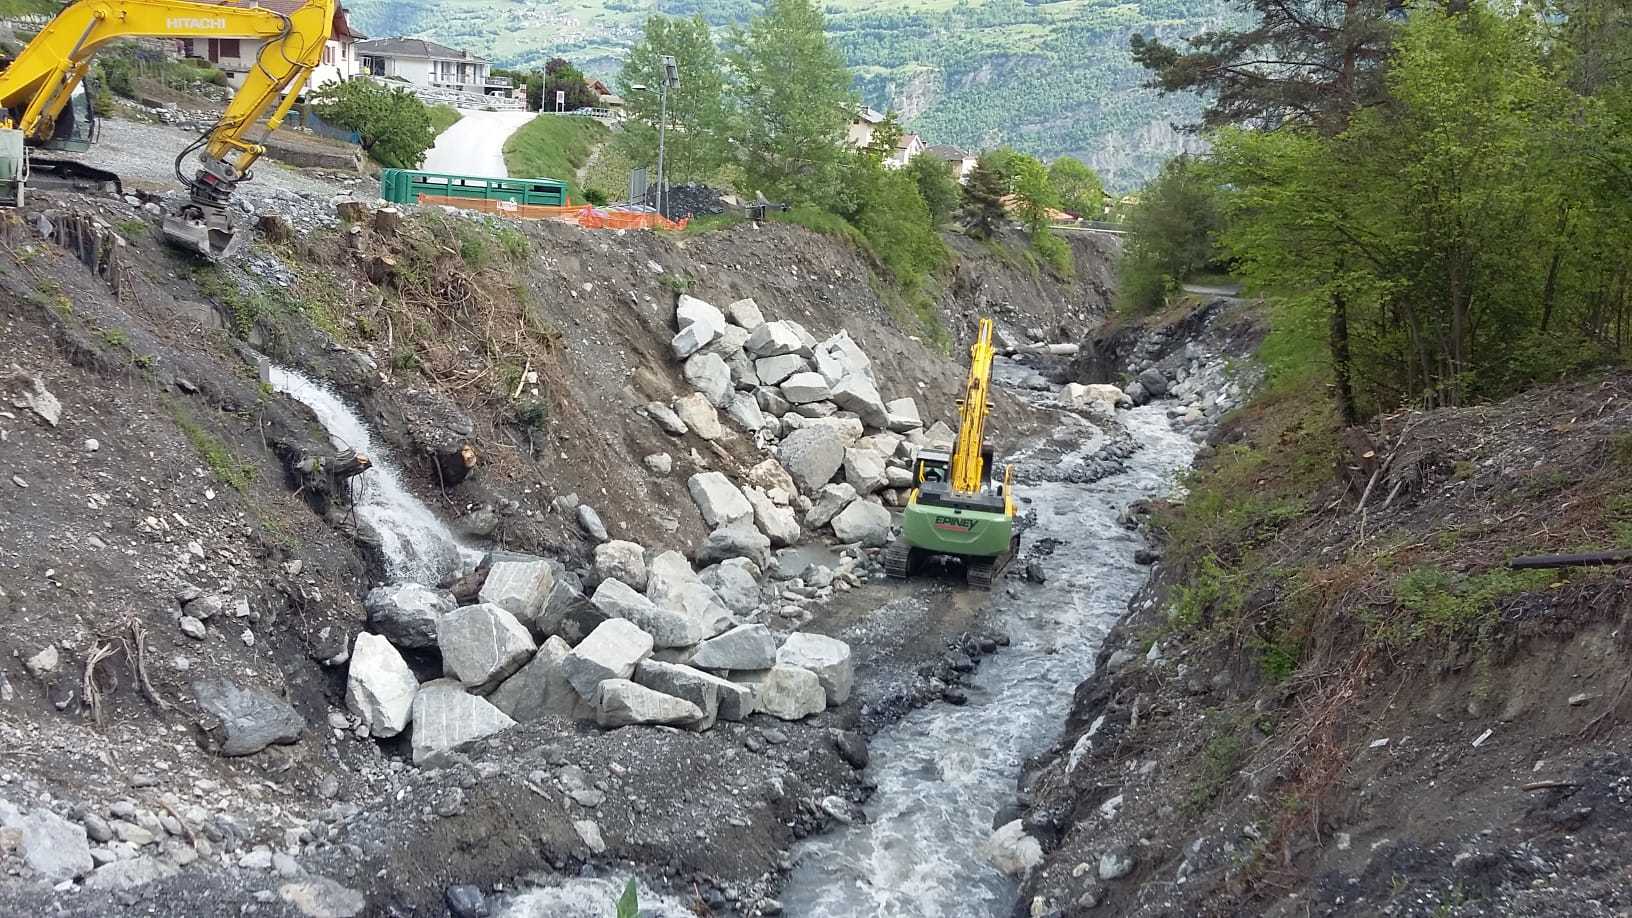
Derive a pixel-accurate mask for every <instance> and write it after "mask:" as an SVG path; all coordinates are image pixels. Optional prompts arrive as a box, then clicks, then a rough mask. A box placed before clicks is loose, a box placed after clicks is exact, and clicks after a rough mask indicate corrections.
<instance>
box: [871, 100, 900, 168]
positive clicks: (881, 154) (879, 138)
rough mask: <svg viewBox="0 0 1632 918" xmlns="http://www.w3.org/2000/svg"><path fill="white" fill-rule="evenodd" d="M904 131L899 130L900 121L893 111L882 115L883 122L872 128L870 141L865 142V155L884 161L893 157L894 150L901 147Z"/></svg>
mask: <svg viewBox="0 0 1632 918" xmlns="http://www.w3.org/2000/svg"><path fill="white" fill-rule="evenodd" d="M905 136H906V131H904V130H902V128H901V119H899V118H897V117H896V114H895V112H894V111H889V112H885V113H884V120H883V121H880V122H879V123H878V125H877V126H876V127H874V128H873V136H872V139H871V140H869V141H868V142H867V154H868V155H869V156H871V157H873V158H874V159H877V160H880V161H882V160H886V159H889V158H890V157H892V156H894V155H895V150H896V148H897V147H899V146H900V145H901V138H902V137H905Z"/></svg>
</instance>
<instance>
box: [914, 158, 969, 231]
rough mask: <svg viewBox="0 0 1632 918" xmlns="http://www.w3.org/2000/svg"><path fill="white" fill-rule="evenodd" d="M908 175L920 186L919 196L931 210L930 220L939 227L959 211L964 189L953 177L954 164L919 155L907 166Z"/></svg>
mask: <svg viewBox="0 0 1632 918" xmlns="http://www.w3.org/2000/svg"><path fill="white" fill-rule="evenodd" d="M907 175H909V176H911V177H912V180H913V182H914V184H916V185H917V186H918V196H919V197H921V198H923V199H924V206H926V207H928V208H929V216H930V219H932V220H934V221H935V225H937V226H939V225H940V224H942V223H945V222H946V221H947V220H949V219H951V217H952V214H953V213H954V212H956V211H957V209H958V201H959V199H960V198H961V196H962V189H961V188H959V187H958V180H957V179H955V178H953V177H952V164H951V163H949V162H947V161H946V160H943V159H940V158H938V157H935V156H928V155H924V154H919V155H918V156H914V157H913V158H912V162H910V163H908V164H907Z"/></svg>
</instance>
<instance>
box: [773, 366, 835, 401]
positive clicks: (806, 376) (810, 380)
mask: <svg viewBox="0 0 1632 918" xmlns="http://www.w3.org/2000/svg"><path fill="white" fill-rule="evenodd" d="M779 388H780V389H781V390H782V397H783V398H785V399H787V400H788V402H789V403H791V404H792V405H794V406H795V407H797V406H799V405H808V404H811V403H814V402H824V401H827V399H828V396H830V395H832V394H833V390H832V388H831V387H829V386H828V384H827V380H825V379H823V378H822V374H820V373H810V372H805V373H795V374H793V375H792V376H789V377H788V378H787V379H784V380H782V384H781V386H780V387H779Z"/></svg>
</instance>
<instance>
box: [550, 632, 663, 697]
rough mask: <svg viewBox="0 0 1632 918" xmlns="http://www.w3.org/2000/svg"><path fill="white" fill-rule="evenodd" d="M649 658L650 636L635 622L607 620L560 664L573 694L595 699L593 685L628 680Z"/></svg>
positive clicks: (650, 648) (650, 651)
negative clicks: (614, 680) (640, 664)
mask: <svg viewBox="0 0 1632 918" xmlns="http://www.w3.org/2000/svg"><path fill="white" fill-rule="evenodd" d="M651 655H652V636H651V635H649V634H647V633H646V632H644V631H642V630H640V627H639V626H637V625H636V624H635V623H633V622H631V621H628V620H627V619H622V618H609V619H607V620H606V621H604V622H601V623H600V624H599V625H596V626H595V630H594V631H591V632H590V633H589V636H588V637H586V638H584V639H583V640H582V641H579V642H578V646H577V647H574V648H572V651H571V652H569V653H568V654H567V655H566V657H565V658H564V659H563V660H562V661H561V669H562V671H563V672H564V673H565V674H566V677H567V681H568V682H570V683H571V684H572V689H573V691H575V692H577V693H578V694H579V695H580V696H582V697H583V698H585V699H593V698H594V697H595V686H597V685H600V684H601V682H603V681H604V680H607V679H627V678H629V676H630V675H632V674H633V673H634V671H635V666H636V665H637V664H639V663H640V661H641V660H644V659H646V658H647V657H649V656H651Z"/></svg>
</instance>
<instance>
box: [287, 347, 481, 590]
mask: <svg viewBox="0 0 1632 918" xmlns="http://www.w3.org/2000/svg"><path fill="white" fill-rule="evenodd" d="M268 382H269V384H270V385H271V386H272V388H274V389H276V390H278V391H279V392H282V393H284V394H286V395H288V396H290V397H291V398H293V399H295V400H296V401H298V402H301V403H302V404H304V405H306V407H308V408H310V409H312V413H313V414H315V415H317V419H318V421H320V422H321V423H322V424H323V429H324V430H326V431H328V432H329V439H330V440H331V441H333V443H334V445H335V446H336V447H337V448H339V449H354V450H356V451H357V452H359V453H361V454H363V455H364V456H367V457H368V460H369V462H370V463H371V466H370V468H369V470H368V471H366V472H364V473H363V474H362V475H361V476H359V477H358V479H357V480H356V481H357V484H356V495H355V496H356V502H355V504H354V505H353V509H354V510H355V512H356V514H357V517H358V519H360V520H362V521H363V522H364V523H366V524H367V525H368V526H369V527H370V528H371V529H372V530H373V531H374V533H375V534H376V535H377V536H378V537H379V540H380V550H381V552H382V553H383V554H384V556H385V566H386V574H387V576H388V577H389V578H390V579H391V580H392V581H394V582H401V581H413V582H416V583H426V584H431V585H435V584H436V583H438V582H440V581H441V580H442V579H443V578H445V577H447V576H448V575H449V574H452V573H454V572H455V571H457V570H458V569H459V567H460V564H461V563H462V561H464V560H466V558H467V553H470V552H471V549H468V548H465V547H464V546H462V545H460V544H459V540H458V539H456V538H455V537H454V535H453V533H452V532H451V531H450V530H449V529H448V527H447V526H446V525H445V524H443V522H442V520H441V519H439V518H438V517H437V515H436V514H435V513H433V512H431V508H429V507H427V506H425V503H424V501H421V500H420V499H419V498H417V497H415V496H414V495H413V494H412V493H411V492H409V490H408V489H407V488H406V487H404V486H403V483H402V472H401V471H400V470H399V469H398V468H397V466H396V463H395V462H394V461H393V460H392V458H391V455H390V453H389V452H387V451H386V450H385V448H384V447H383V446H381V445H379V444H377V443H375V442H374V438H373V437H372V436H371V435H370V434H369V431H368V425H367V424H365V423H364V422H363V419H362V418H360V417H358V416H357V413H356V412H355V411H353V410H352V409H351V406H349V405H347V404H346V403H345V402H344V401H342V400H341V398H340V396H339V395H338V394H336V393H335V392H334V390H333V389H330V388H329V387H328V386H325V385H323V384H321V383H318V382H314V381H313V380H311V379H308V378H307V377H305V376H302V375H301V374H299V373H297V372H295V371H294V370H287V369H284V368H283V367H277V366H274V367H271V368H270V369H269V379H268ZM477 554H478V555H479V553H477Z"/></svg>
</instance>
